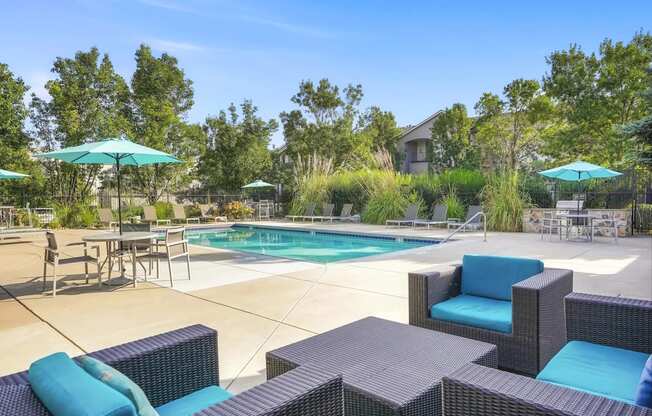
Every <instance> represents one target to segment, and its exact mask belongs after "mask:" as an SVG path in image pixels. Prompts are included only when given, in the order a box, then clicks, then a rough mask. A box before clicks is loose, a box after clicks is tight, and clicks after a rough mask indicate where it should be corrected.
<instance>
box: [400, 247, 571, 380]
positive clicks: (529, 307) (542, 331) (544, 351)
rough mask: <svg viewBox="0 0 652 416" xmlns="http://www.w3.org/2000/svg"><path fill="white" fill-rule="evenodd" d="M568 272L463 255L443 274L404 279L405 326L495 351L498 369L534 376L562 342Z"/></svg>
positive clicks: (539, 264)
mask: <svg viewBox="0 0 652 416" xmlns="http://www.w3.org/2000/svg"><path fill="white" fill-rule="evenodd" d="M572 289H573V271H572V270H564V269H550V268H544V265H543V263H542V262H541V261H540V260H537V259H526V258H517V257H499V256H481V255H465V256H464V257H463V259H462V264H461V265H457V266H455V267H454V268H453V269H452V270H449V271H447V272H441V273H440V272H438V271H429V272H428V271H426V272H416V273H410V274H409V295H408V297H409V299H408V303H409V305H410V309H409V321H410V324H411V325H415V326H420V327H422V328H427V329H432V330H435V331H440V332H445V333H448V334H452V335H459V336H462V337H465V338H471V339H475V340H478V341H484V342H488V343H490V344H494V345H496V346H497V347H498V366H499V367H501V368H505V369H508V370H511V371H515V372H518V373H524V374H530V375H535V374H537V373H538V372H539V371H540V370H541V369H542V368H543V367H544V366H545V365H546V363H547V362H548V360H550V358H551V357H552V356H553V355H554V354H556V353H557V351H559V349H560V348H561V347H562V346H563V345H564V344H565V342H566V334H565V331H564V296H566V295H567V294H569V293H571V291H572Z"/></svg>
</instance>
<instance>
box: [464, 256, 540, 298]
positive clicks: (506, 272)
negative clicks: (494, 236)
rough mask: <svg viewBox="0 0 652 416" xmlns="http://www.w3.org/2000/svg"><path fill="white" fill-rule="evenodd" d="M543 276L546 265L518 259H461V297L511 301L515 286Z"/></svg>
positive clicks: (535, 260) (533, 260)
mask: <svg viewBox="0 0 652 416" xmlns="http://www.w3.org/2000/svg"><path fill="white" fill-rule="evenodd" d="M541 272H543V262H541V260H537V259H525V258H519V257H499V256H480V255H473V254H467V255H465V256H464V257H463V258H462V293H464V294H466V295H473V296H483V297H486V298H493V299H500V300H509V301H511V300H512V285H514V284H516V283H518V282H520V281H522V280H525V279H527V278H528V277H531V276H534V275H535V274H539V273H541Z"/></svg>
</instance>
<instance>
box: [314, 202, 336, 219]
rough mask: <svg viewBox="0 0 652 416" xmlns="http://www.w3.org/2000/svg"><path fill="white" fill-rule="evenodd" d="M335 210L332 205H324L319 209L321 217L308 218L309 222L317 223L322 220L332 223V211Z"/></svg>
mask: <svg viewBox="0 0 652 416" xmlns="http://www.w3.org/2000/svg"><path fill="white" fill-rule="evenodd" d="M334 208H335V205H333V204H327V203H326V204H324V205H323V206H322V209H321V215H313V216H312V217H309V218H310V222H314V221H315V220H319V222H322V221H324V220H326V221H332V220H331V218H333V209H334Z"/></svg>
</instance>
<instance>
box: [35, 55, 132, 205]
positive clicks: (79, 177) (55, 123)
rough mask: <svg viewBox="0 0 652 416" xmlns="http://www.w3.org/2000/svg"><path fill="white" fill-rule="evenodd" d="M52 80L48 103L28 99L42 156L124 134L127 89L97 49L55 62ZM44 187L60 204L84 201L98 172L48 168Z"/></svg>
mask: <svg viewBox="0 0 652 416" xmlns="http://www.w3.org/2000/svg"><path fill="white" fill-rule="evenodd" d="M52 72H53V73H54V74H55V76H56V78H55V79H53V80H50V81H48V82H47V83H46V85H45V88H46V89H47V91H48V93H49V95H50V97H51V100H44V99H41V98H39V97H36V96H35V95H32V101H31V104H30V109H31V121H32V125H33V127H34V134H35V136H36V140H37V142H38V145H39V146H40V147H42V148H43V149H44V150H53V149H58V148H62V147H68V146H77V145H80V144H83V143H86V142H90V141H95V140H98V139H102V138H106V137H115V136H118V135H120V134H125V133H128V132H129V118H130V105H129V88H128V86H127V84H126V83H125V81H124V79H123V78H122V77H121V76H120V75H118V74H117V73H116V72H115V70H114V69H113V64H112V63H111V60H110V59H109V57H108V55H106V54H105V55H104V56H103V57H102V59H101V60H100V53H99V51H98V50H97V48H92V49H91V50H89V51H88V52H82V51H80V52H77V53H76V54H75V57H74V58H57V59H56V60H55V62H54V65H53V67H52ZM44 166H45V168H46V171H47V175H46V177H47V180H48V186H49V188H50V191H51V192H52V194H54V195H57V196H60V197H61V198H62V200H63V201H64V202H74V201H77V200H83V199H84V198H86V197H87V196H88V195H89V194H90V193H91V191H92V189H93V185H94V183H95V179H96V177H97V174H98V172H99V170H100V167H99V166H94V165H91V166H80V165H73V164H69V163H58V162H48V163H45V164H44Z"/></svg>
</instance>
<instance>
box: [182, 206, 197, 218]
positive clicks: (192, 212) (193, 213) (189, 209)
mask: <svg viewBox="0 0 652 416" xmlns="http://www.w3.org/2000/svg"><path fill="white" fill-rule="evenodd" d="M185 210H186V217H188V218H197V217H201V209H200V208H199V205H187V206H186V207H185Z"/></svg>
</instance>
